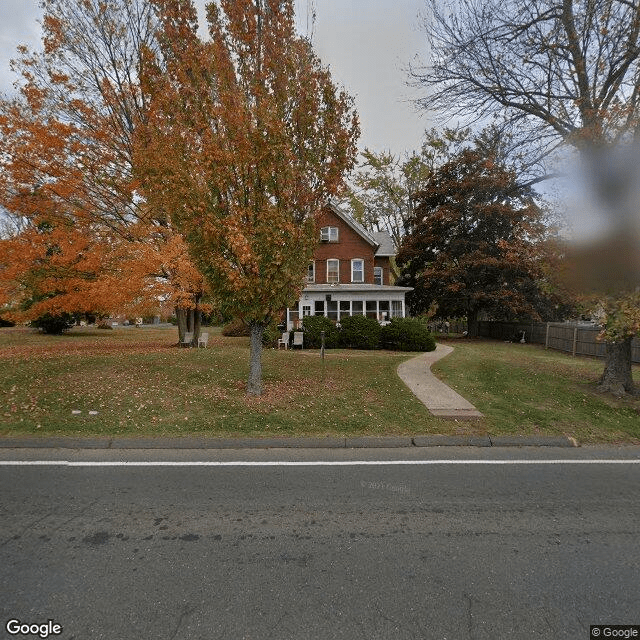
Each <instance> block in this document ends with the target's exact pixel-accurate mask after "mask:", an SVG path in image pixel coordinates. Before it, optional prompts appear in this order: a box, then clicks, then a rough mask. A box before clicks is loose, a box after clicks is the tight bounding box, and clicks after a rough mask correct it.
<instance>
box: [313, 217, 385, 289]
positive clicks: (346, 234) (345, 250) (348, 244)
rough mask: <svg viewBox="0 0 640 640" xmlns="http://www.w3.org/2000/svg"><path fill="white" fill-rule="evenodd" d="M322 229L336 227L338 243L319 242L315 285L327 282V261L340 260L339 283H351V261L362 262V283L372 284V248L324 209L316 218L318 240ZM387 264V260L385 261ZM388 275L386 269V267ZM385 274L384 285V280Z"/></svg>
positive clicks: (316, 253)
mask: <svg viewBox="0 0 640 640" xmlns="http://www.w3.org/2000/svg"><path fill="white" fill-rule="evenodd" d="M322 227H338V242H320V243H319V244H318V248H317V249H316V251H315V255H314V257H315V263H316V279H315V283H316V284H325V283H326V282H327V260H329V259H332V258H337V259H338V260H340V282H341V283H342V284H349V283H350V282H351V259H352V258H362V259H363V260H364V281H365V283H368V284H373V267H374V257H373V256H374V251H373V247H372V246H371V245H370V244H369V243H368V242H367V241H366V240H364V239H363V238H362V237H361V236H360V235H359V234H357V233H356V232H355V231H354V230H353V229H352V228H351V227H350V226H349V225H347V224H346V223H345V222H343V221H342V219H340V218H339V217H338V216H337V215H336V214H335V213H333V211H331V209H329V208H326V207H325V208H324V209H323V210H322V212H321V213H320V214H319V216H318V223H317V228H318V238H320V229H321V228H322ZM387 263H388V259H387ZM387 274H388V267H387ZM387 277H388V276H387V275H386V274H385V284H386V278H387Z"/></svg>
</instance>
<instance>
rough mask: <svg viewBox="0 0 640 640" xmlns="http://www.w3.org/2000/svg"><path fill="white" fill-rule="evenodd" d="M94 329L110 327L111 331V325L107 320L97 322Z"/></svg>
mask: <svg viewBox="0 0 640 640" xmlns="http://www.w3.org/2000/svg"><path fill="white" fill-rule="evenodd" d="M96 329H111V330H112V331H113V327H112V326H111V325H110V324H109V323H108V322H104V321H103V322H99V323H98V324H97V325H96Z"/></svg>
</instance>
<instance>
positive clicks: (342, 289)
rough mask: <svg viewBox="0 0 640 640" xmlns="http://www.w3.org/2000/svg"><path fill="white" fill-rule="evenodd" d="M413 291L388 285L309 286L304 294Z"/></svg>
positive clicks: (408, 288) (410, 288)
mask: <svg viewBox="0 0 640 640" xmlns="http://www.w3.org/2000/svg"><path fill="white" fill-rule="evenodd" d="M407 291H413V287H396V286H394V285H386V284H308V285H307V286H306V287H305V288H304V289H303V290H302V293H381V294H384V293H401V292H407Z"/></svg>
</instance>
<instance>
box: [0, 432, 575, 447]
mask: <svg viewBox="0 0 640 640" xmlns="http://www.w3.org/2000/svg"><path fill="white" fill-rule="evenodd" d="M451 446H456V447H578V446H580V445H579V444H578V442H576V440H575V438H570V437H566V436H559V437H558V436H549V437H545V436H490V435H487V436H446V435H424V436H362V437H353V438H336V437H326V438H313V437H302V438H207V437H193V438H188V437H184V438H76V437H68V438H65V437H53V438H11V437H8V438H7V437H0V449H284V448H288V449H312V448H313V449H361V448H362V449H373V448H378V449H380V448H389V449H390V448H411V447H451Z"/></svg>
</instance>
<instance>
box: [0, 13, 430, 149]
mask: <svg viewBox="0 0 640 640" xmlns="http://www.w3.org/2000/svg"><path fill="white" fill-rule="evenodd" d="M196 4H197V5H199V7H203V6H204V4H205V0H196ZM312 4H315V9H316V21H315V28H314V32H313V42H314V46H315V49H316V52H317V53H318V55H319V56H320V58H321V60H322V61H323V63H324V64H325V65H329V67H330V69H331V72H332V75H333V78H334V80H335V81H336V82H338V83H339V84H342V85H343V86H344V87H345V88H346V89H347V91H348V92H349V93H350V94H351V95H353V96H354V97H355V99H356V105H357V109H358V112H359V114H360V120H361V128H362V136H361V138H360V148H361V149H363V148H364V147H365V146H366V147H369V148H371V149H374V150H377V151H381V150H385V149H390V150H391V151H393V152H394V153H397V154H401V153H403V152H405V151H410V150H413V149H417V148H418V147H419V146H420V139H421V136H422V132H423V131H424V130H425V128H428V127H430V126H431V124H430V122H429V121H428V120H427V118H426V117H425V116H424V114H420V113H418V112H416V109H415V107H414V106H413V103H412V99H415V98H416V97H418V95H419V94H418V92H417V90H416V89H414V88H412V87H408V86H407V84H406V82H407V74H406V71H405V69H406V67H407V66H408V65H409V63H410V62H412V61H414V60H416V57H417V58H420V59H422V60H424V59H425V57H426V45H425V37H424V34H423V32H422V31H421V29H420V24H421V20H422V19H421V17H420V15H421V13H422V12H423V10H424V0H296V7H297V14H298V21H299V24H300V27H301V30H302V31H303V32H305V31H306V29H307V22H308V21H307V11H308V7H309V6H311V5H312ZM0 9H1V11H0V91H2V92H4V93H7V92H11V91H12V84H13V82H14V80H15V76H13V75H12V73H11V71H10V69H9V60H10V59H11V58H12V57H15V53H16V47H17V46H18V45H19V44H28V45H30V46H38V45H39V42H40V27H39V24H38V20H39V19H40V17H41V12H40V10H39V8H38V0H0Z"/></svg>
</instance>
